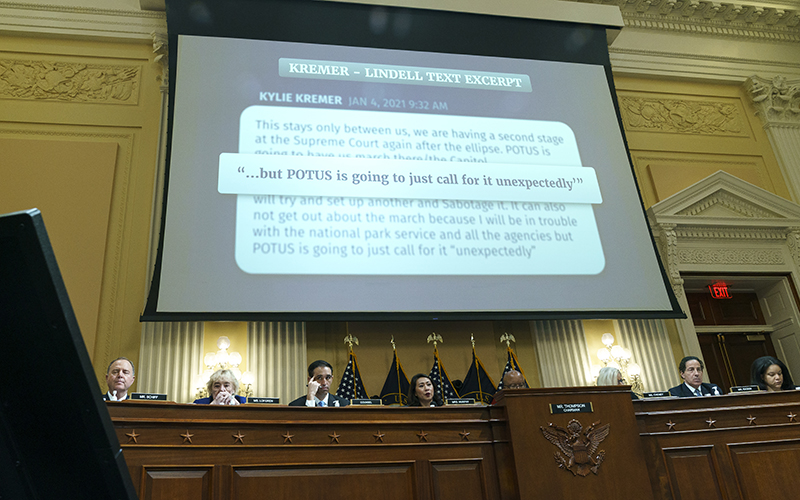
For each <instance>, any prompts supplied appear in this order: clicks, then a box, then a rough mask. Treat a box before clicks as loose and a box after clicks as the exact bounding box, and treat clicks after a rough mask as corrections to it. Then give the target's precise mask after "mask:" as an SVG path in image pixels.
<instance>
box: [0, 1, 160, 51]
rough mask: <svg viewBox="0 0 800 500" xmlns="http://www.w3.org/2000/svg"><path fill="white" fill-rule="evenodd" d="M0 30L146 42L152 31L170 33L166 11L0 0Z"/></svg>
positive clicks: (27, 33)
mask: <svg viewBox="0 0 800 500" xmlns="http://www.w3.org/2000/svg"><path fill="white" fill-rule="evenodd" d="M0 30H2V31H4V32H5V33H6V34H7V33H14V32H19V33H24V34H25V35H36V34H37V33H38V34H43V35H51V34H58V35H64V34H69V35H74V36H80V37H92V38H95V37H97V38H103V39H107V40H114V39H126V40H130V39H134V40H141V41H144V40H147V39H149V38H150V33H152V32H153V31H161V32H164V33H166V32H167V16H166V13H165V12H163V11H161V12H157V11H151V10H127V9H101V8H96V7H81V6H67V5H50V4H36V3H22V2H3V1H0Z"/></svg>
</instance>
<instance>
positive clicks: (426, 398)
mask: <svg viewBox="0 0 800 500" xmlns="http://www.w3.org/2000/svg"><path fill="white" fill-rule="evenodd" d="M443 404H444V403H443V402H442V395H441V394H439V391H437V390H436V388H435V387H434V386H433V382H432V381H431V379H430V377H428V376H427V375H425V374H423V373H417V374H416V375H414V376H413V377H411V383H410V384H409V387H408V406H442V405H443Z"/></svg>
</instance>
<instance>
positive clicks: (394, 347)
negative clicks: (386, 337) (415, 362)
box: [389, 335, 397, 351]
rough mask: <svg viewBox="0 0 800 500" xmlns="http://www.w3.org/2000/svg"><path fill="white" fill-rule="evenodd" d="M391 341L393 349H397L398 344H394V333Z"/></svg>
mask: <svg viewBox="0 0 800 500" xmlns="http://www.w3.org/2000/svg"><path fill="white" fill-rule="evenodd" d="M389 342H391V343H392V350H393V351H396V350H397V346H395V345H394V335H392V340H390V341H389Z"/></svg>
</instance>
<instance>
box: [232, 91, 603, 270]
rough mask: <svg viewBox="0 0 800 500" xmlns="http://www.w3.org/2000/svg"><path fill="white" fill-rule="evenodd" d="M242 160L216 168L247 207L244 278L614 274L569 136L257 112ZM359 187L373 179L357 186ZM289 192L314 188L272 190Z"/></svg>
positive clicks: (241, 256) (240, 207)
mask: <svg viewBox="0 0 800 500" xmlns="http://www.w3.org/2000/svg"><path fill="white" fill-rule="evenodd" d="M239 153H240V154H239V155H236V154H223V155H221V157H220V167H219V168H220V176H219V185H218V188H219V189H220V191H221V192H230V193H237V194H238V196H237V208H236V242H235V256H236V262H237V264H238V266H239V267H240V268H241V269H242V270H243V271H245V272H248V273H254V274H262V273H263V274H353V275H370V274H372V275H506V274H515V275H516V274H527V275H536V274H541V275H553V274H566V275H580V274H597V273H599V272H601V271H602V270H603V268H604V267H605V258H604V255H603V249H602V246H601V243H600V237H599V234H598V231H597V225H596V222H595V218H594V211H593V209H592V205H591V204H590V203H601V202H602V199H601V196H600V191H599V187H598V185H597V179H596V176H595V172H594V169H591V168H586V167H582V163H581V160H580V155H579V153H578V148H577V143H576V141H575V137H574V134H573V133H572V130H571V129H570V128H569V127H568V126H567V125H566V124H564V123H560V122H544V121H533V120H515V119H500V118H482V117H465V116H444V115H429V114H411V113H395V112H382V111H380V112H379V111H355V110H333V109H310V108H290V107H268V106H251V107H249V108H247V109H246V110H244V111H243V112H242V115H241V119H240V136H239ZM251 155H252V156H251ZM253 156H260V157H263V162H264V163H262V161H261V160H260V159H259V158H254V157H253ZM319 159H324V160H328V161H330V163H320V162H318V161H317V160H319ZM369 160H382V161H377V162H374V163H370V161H369ZM300 166H302V167H303V168H298V167H300ZM240 168H241V171H240ZM290 168H291V169H294V170H295V173H294V175H293V178H292V179H289V178H288V169H290ZM364 168H366V172H364ZM262 169H264V172H266V174H264V175H266V176H267V177H266V178H265V182H262V181H261V179H262ZM300 170H313V171H322V172H323V173H322V174H321V175H322V178H323V180H321V181H317V180H316V176H317V175H318V174H317V173H316V172H314V173H313V176H312V177H313V179H312V180H309V179H307V178H304V179H297V175H298V174H297V171H300ZM278 172H280V174H279V173H278ZM325 172H329V175H330V180H328V179H327V176H326V173H325ZM342 173H347V174H348V178H347V179H346V180H344V179H340V178H338V174H342ZM370 173H372V174H374V176H372V177H370V175H369V174H370ZM354 174H355V175H360V176H364V175H366V176H367V177H366V179H367V180H366V181H362V180H359V181H358V183H357V184H354V183H353V175H354ZM384 174H386V175H388V176H389V177H391V178H392V182H391V183H389V182H387V184H385V185H384V183H383V177H382V176H383V175H384ZM451 174H455V178H453V177H450V175H451ZM302 175H304V176H306V177H307V176H308V174H307V173H306V174H302ZM394 175H398V176H399V175H402V176H404V177H405V179H404V180H403V181H402V182H395V179H394V177H393V176H394ZM414 175H416V176H418V177H417V180H415V181H414V184H412V182H411V180H412V179H411V176H414ZM248 176H250V177H248ZM279 176H280V177H281V178H277V177H279ZM423 176H425V177H426V178H427V179H428V180H430V182H424V181H423ZM464 176H467V177H470V178H471V179H475V178H477V179H478V183H475V184H474V185H473V184H470V183H466V182H465V180H466V178H467V177H464ZM484 176H486V177H487V179H488V178H489V177H491V178H492V184H491V185H490V184H488V180H487V181H486V182H485V181H484ZM358 178H359V179H361V178H362V177H358ZM370 179H373V180H370ZM375 179H377V180H375ZM444 179H454V180H458V181H459V183H458V184H456V183H455V182H453V183H452V184H447V183H445V182H444ZM497 179H504V182H503V183H502V184H501V185H498V184H497ZM575 179H580V181H577V180H575ZM288 180H291V181H297V180H300V181H301V182H300V183H299V184H300V185H302V184H303V183H306V184H305V185H304V186H303V187H302V188H301V189H303V190H302V191H297V192H293V193H292V192H291V191H280V192H278V191H276V190H277V189H278V186H279V185H280V186H289V184H288V183H283V182H281V183H279V182H277V181H288ZM273 181H275V182H273ZM387 181H388V177H387ZM437 181H441V182H437ZM534 181H536V182H537V184H538V185H534V184H533V182H534ZM567 181H571V182H572V184H571V185H570V186H571V187H569V188H567V187H566V186H568V183H567ZM364 184H367V186H364ZM427 184H430V185H427ZM264 186H269V187H266V188H263V187H264ZM262 188H263V189H262ZM280 189H284V188H283V187H281V188H280ZM315 189H321V190H318V191H315ZM523 192H524V193H523ZM241 193H253V194H241ZM437 193H438V194H437ZM501 193H502V194H501ZM532 193H535V195H534V194H532ZM548 196H550V197H552V198H546V197H548ZM537 198H538V199H537ZM564 200H568V201H570V203H564V202H563V201H564Z"/></svg>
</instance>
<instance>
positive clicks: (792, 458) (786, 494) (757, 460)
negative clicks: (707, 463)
mask: <svg viewBox="0 0 800 500" xmlns="http://www.w3.org/2000/svg"><path fill="white" fill-rule="evenodd" d="M728 449H729V453H730V456H731V460H732V462H733V467H734V470H735V471H736V481H737V483H738V484H740V485H741V486H742V498H744V499H745V500H760V499H762V498H792V497H794V496H795V495H797V494H798V492H800V474H796V473H792V471H800V440H797V439H794V440H789V441H766V442H760V443H742V444H734V445H731V446H729V447H728ZM776 478H780V480H776Z"/></svg>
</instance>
